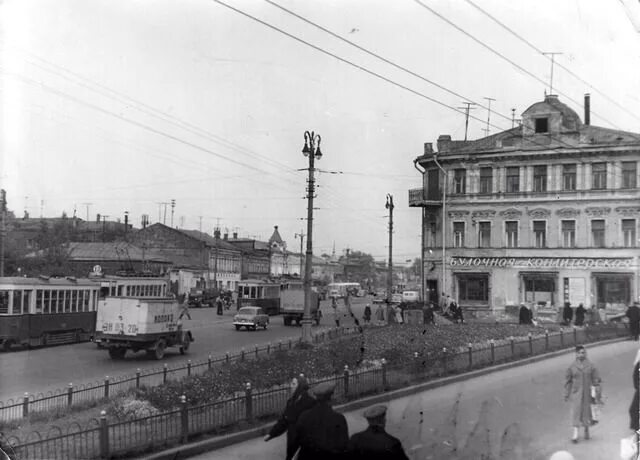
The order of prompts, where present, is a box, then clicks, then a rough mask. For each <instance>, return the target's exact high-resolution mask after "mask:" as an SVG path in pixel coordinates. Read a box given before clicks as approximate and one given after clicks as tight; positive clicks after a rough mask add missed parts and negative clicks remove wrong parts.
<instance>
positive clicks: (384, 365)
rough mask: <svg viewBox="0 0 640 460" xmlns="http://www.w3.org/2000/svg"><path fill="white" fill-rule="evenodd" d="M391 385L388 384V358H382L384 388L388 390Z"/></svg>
mask: <svg viewBox="0 0 640 460" xmlns="http://www.w3.org/2000/svg"><path fill="white" fill-rule="evenodd" d="M387 388H389V385H388V384H387V360H386V359H384V358H382V389H383V390H384V391H387Z"/></svg>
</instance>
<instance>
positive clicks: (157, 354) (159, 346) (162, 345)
mask: <svg viewBox="0 0 640 460" xmlns="http://www.w3.org/2000/svg"><path fill="white" fill-rule="evenodd" d="M166 348H167V343H166V342H165V341H164V340H163V339H160V340H158V341H157V342H156V346H155V347H154V349H153V350H151V354H152V355H153V357H154V358H155V359H157V360H160V359H162V358H164V350H165V349H166Z"/></svg>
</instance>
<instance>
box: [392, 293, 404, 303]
mask: <svg viewBox="0 0 640 460" xmlns="http://www.w3.org/2000/svg"><path fill="white" fill-rule="evenodd" d="M391 303H402V294H391Z"/></svg>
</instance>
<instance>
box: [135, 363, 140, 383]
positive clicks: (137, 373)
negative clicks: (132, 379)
mask: <svg viewBox="0 0 640 460" xmlns="http://www.w3.org/2000/svg"><path fill="white" fill-rule="evenodd" d="M136 388H140V368H137V369H136Z"/></svg>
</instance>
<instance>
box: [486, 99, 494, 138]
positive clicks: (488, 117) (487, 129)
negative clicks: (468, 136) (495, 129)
mask: <svg viewBox="0 0 640 460" xmlns="http://www.w3.org/2000/svg"><path fill="white" fill-rule="evenodd" d="M484 99H486V100H487V102H488V103H489V104H488V107H487V127H486V128H485V130H484V135H485V137H486V136H488V135H489V125H490V122H491V102H492V101H495V99H493V98H491V97H485V98H484Z"/></svg>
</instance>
